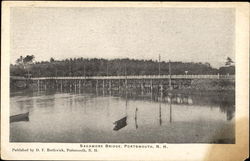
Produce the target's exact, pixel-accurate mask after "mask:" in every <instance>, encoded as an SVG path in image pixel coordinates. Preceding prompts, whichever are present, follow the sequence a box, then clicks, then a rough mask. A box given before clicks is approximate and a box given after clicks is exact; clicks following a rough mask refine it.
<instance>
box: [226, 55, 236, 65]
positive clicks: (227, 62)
mask: <svg viewBox="0 0 250 161" xmlns="http://www.w3.org/2000/svg"><path fill="white" fill-rule="evenodd" d="M233 63H234V62H233V60H232V59H231V58H230V57H227V61H226V64H225V65H226V66H231V65H233Z"/></svg>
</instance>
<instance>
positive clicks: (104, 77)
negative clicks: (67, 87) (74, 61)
mask: <svg viewBox="0 0 250 161" xmlns="http://www.w3.org/2000/svg"><path fill="white" fill-rule="evenodd" d="M10 79H13V80H25V79H30V80H76V79H77V80H79V79H83V80H84V79H88V80H98V79H99V80H112V79H114V80H117V79H231V80H233V79H235V76H234V75H129V76H73V77H31V78H25V77H19V76H10Z"/></svg>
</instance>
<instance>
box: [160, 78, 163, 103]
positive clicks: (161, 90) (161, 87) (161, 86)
mask: <svg viewBox="0 0 250 161" xmlns="http://www.w3.org/2000/svg"><path fill="white" fill-rule="evenodd" d="M160 92H161V101H162V97H163V85H162V81H161V84H160Z"/></svg>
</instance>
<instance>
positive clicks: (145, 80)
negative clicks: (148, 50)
mask: <svg viewBox="0 0 250 161" xmlns="http://www.w3.org/2000/svg"><path fill="white" fill-rule="evenodd" d="M10 80H11V82H12V83H13V82H18V81H19V82H20V81H26V84H33V85H36V86H37V88H38V89H48V88H56V89H61V90H63V89H65V88H70V89H71V88H75V90H76V89H81V88H84V89H86V88H87V87H91V88H96V89H100V88H103V89H109V90H114V89H115V90H120V89H140V90H141V91H151V92H153V91H154V89H157V90H165V89H171V88H175V89H183V88H189V87H190V86H191V83H192V81H193V80H226V81H229V82H234V75H138V76H79V77H36V78H25V77H17V76H11V77H10Z"/></svg>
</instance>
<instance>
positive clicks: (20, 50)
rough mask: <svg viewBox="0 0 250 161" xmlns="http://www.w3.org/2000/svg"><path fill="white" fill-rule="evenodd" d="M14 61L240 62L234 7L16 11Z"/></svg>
mask: <svg viewBox="0 0 250 161" xmlns="http://www.w3.org/2000/svg"><path fill="white" fill-rule="evenodd" d="M10 13H11V14H10V38H11V41H10V52H11V53H10V54H11V62H10V63H15V60H16V59H17V58H19V57H20V56H21V55H22V56H26V55H34V56H35V60H36V61H47V60H49V59H50V58H51V57H53V58H55V59H56V60H62V59H66V58H74V57H77V58H78V57H83V58H107V59H114V58H132V59H153V60H157V59H158V56H159V55H161V61H168V60H171V61H183V62H208V63H210V64H211V65H212V66H213V67H220V66H223V65H224V64H225V61H226V58H227V57H231V58H232V59H233V60H235V11H234V9H231V8H52V7H51V8H41V7H39V8H36V7H30V8H27V7H26V8H25V7H18V8H17V7H14V8H11V12H10Z"/></svg>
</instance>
